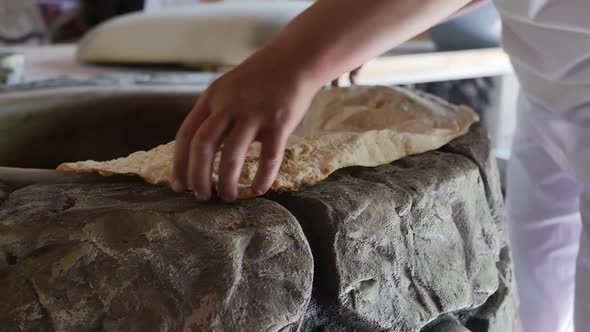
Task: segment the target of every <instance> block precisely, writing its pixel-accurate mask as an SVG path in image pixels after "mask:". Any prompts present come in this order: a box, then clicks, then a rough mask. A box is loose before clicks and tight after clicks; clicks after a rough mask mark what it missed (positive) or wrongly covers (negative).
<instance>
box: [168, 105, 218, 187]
mask: <svg viewBox="0 0 590 332" xmlns="http://www.w3.org/2000/svg"><path fill="white" fill-rule="evenodd" d="M205 98H206V97H205V96H204V95H203V96H201V98H199V101H198V102H197V104H196V105H195V107H194V108H193V110H192V111H191V112H190V113H189V114H188V116H187V117H186V119H185V120H184V122H183V123H182V125H181V126H180V129H179V130H178V133H177V134H176V147H175V151H174V165H173V168H172V183H171V184H170V185H171V186H172V189H173V190H174V191H176V192H183V191H186V190H187V189H188V187H189V183H188V178H187V174H188V166H189V165H188V164H189V155H190V153H189V152H190V145H191V140H192V139H193V136H194V134H195V132H196V131H197V130H198V129H199V127H200V126H201V124H202V123H203V122H204V121H205V120H206V119H207V117H208V116H209V114H208V111H207V109H206V102H205Z"/></svg>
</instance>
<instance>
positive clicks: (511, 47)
mask: <svg viewBox="0 0 590 332" xmlns="http://www.w3.org/2000/svg"><path fill="white" fill-rule="evenodd" d="M495 3H496V6H497V7H498V11H499V12H500V14H501V15H502V21H503V45H504V48H505V49H506V51H507V52H508V54H509V55H510V57H511V60H512V63H513V65H514V69H515V71H516V74H517V75H518V77H519V79H520V82H521V87H522V91H523V93H524V94H525V95H526V96H527V97H528V98H529V100H531V101H532V102H533V103H536V104H538V105H539V106H541V107H542V108H544V109H545V110H546V111H547V112H551V113H553V114H555V115H560V116H562V117H566V118H567V119H570V120H583V121H590V18H589V17H590V0H495Z"/></svg>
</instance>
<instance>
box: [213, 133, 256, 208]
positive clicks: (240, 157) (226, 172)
mask: <svg viewBox="0 0 590 332" xmlns="http://www.w3.org/2000/svg"><path fill="white" fill-rule="evenodd" d="M257 131H258V125H256V124H255V123H248V122H246V123H242V124H237V125H236V126H235V127H234V128H233V129H232V130H231V132H230V135H229V137H228V138H227V139H226V140H225V141H224V143H223V152H222V156H221V163H220V165H219V183H218V191H219V195H220V196H221V198H223V200H225V201H228V202H231V201H234V200H235V199H236V198H237V197H238V182H239V179H240V175H241V173H242V167H243V165H244V160H245V158H246V153H247V152H248V147H249V146H250V144H251V143H252V142H253V141H254V139H255V138H256V133H257Z"/></svg>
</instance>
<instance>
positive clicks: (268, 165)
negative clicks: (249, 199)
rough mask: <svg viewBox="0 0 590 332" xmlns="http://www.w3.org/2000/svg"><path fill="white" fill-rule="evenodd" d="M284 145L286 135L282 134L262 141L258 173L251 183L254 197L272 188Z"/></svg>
mask: <svg viewBox="0 0 590 332" xmlns="http://www.w3.org/2000/svg"><path fill="white" fill-rule="evenodd" d="M286 144H287V135H286V134H284V133H278V134H274V135H270V136H269V137H268V138H266V139H265V140H263V141H262V151H261V152H260V161H259V164H258V171H257V172H256V177H255V178H254V182H253V183H252V189H253V190H254V193H255V194H256V195H258V196H260V195H264V194H265V193H266V192H267V191H268V190H269V189H270V187H271V186H272V183H273V181H274V179H275V178H276V176H277V174H278V172H279V168H280V167H281V163H282V161H283V152H284V151H285V145H286Z"/></svg>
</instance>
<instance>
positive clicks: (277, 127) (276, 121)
mask: <svg viewBox="0 0 590 332" xmlns="http://www.w3.org/2000/svg"><path fill="white" fill-rule="evenodd" d="M271 53H272V52H271ZM272 54H273V57H275V58H276V55H277V53H272ZM273 57H269V58H266V57H265V56H264V52H262V53H261V54H259V55H255V56H253V57H251V58H250V59H249V60H247V61H246V62H244V63H243V64H241V65H240V66H238V67H236V68H235V69H234V70H232V71H230V72H228V73H227V74H225V75H224V76H222V77H220V78H219V79H218V80H217V81H215V82H214V83H213V84H212V85H211V86H210V87H209V88H208V89H207V90H206V91H205V93H204V94H203V95H202V96H201V97H200V98H199V100H198V102H197V104H196V105H195V107H194V108H193V110H192V111H191V113H190V114H189V115H188V116H187V118H186V119H185V120H184V123H183V124H182V126H181V128H180V130H179V131H178V134H177V136H176V153H175V160H174V168H173V179H174V180H173V183H172V187H173V189H174V190H175V191H178V192H180V191H185V190H187V189H188V190H192V191H193V192H194V194H195V197H196V198H197V200H199V201H207V200H209V199H210V198H211V190H212V180H211V175H212V171H213V161H214V159H215V155H216V153H217V152H218V151H219V150H220V149H221V163H220V166H219V183H218V191H219V195H220V196H221V197H222V198H223V199H224V200H226V201H233V200H235V199H236V198H237V195H238V187H237V186H238V180H239V177H240V174H241V171H242V166H243V164H244V159H245V157H246V152H247V150H248V146H249V145H250V144H251V143H252V142H255V141H258V142H260V143H261V144H262V150H261V155H260V163H259V167H258V172H257V174H256V177H255V179H254V182H253V185H252V187H253V190H254V192H255V193H256V194H257V195H262V194H264V193H265V192H266V191H267V190H268V189H269V188H270V187H271V185H272V183H273V181H274V179H275V177H276V174H277V172H278V170H279V167H280V165H281V162H282V159H283V152H284V149H285V144H286V141H287V137H288V136H289V135H290V134H291V133H292V131H293V130H294V129H295V127H296V126H297V124H298V123H299V122H300V120H301V118H302V117H303V115H304V113H305V111H306V110H307V108H308V106H309V103H310V101H311V99H312V97H313V95H314V94H315V93H316V91H317V90H318V89H319V88H320V87H321V84H315V83H313V82H312V80H311V79H309V78H305V77H302V76H303V75H302V74H301V73H300V72H298V70H297V66H295V65H293V66H290V65H289V64H288V61H285V59H283V61H277V60H279V59H273ZM279 63H280V65H279Z"/></svg>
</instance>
